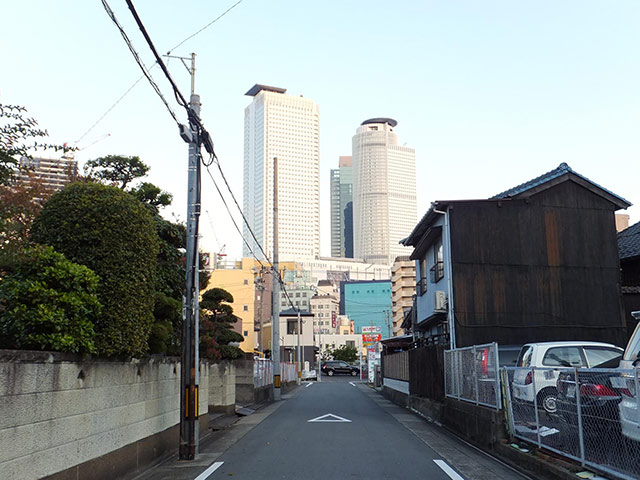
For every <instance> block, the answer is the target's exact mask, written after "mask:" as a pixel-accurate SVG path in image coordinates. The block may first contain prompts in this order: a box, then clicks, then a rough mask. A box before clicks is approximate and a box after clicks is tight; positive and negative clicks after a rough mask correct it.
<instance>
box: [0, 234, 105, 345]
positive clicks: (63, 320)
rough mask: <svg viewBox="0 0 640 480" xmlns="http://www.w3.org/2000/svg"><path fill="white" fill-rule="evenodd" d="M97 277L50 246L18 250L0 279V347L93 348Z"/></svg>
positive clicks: (99, 307) (96, 309) (98, 303)
mask: <svg viewBox="0 0 640 480" xmlns="http://www.w3.org/2000/svg"><path fill="white" fill-rule="evenodd" d="M97 286H98V277H97V275H96V274H95V273H93V272H92V271H91V270H90V269H89V268H87V267H85V266H82V265H77V264H75V263H73V262H70V261H69V260H67V259H66V258H65V257H64V255H61V254H59V253H57V252H55V251H54V250H53V248H51V247H43V246H37V247H34V248H31V249H27V250H25V251H24V252H21V253H20V254H19V260H18V262H16V268H15V271H14V272H13V274H12V275H10V276H8V277H6V278H4V279H2V281H0V333H1V335H0V348H18V349H29V350H53V351H59V352H73V353H92V352H94V351H95V344H94V336H95V333H94V328H93V326H94V323H95V322H96V321H97V319H98V316H99V313H100V309H101V305H100V302H99V301H98V297H97V293H96V292H97Z"/></svg>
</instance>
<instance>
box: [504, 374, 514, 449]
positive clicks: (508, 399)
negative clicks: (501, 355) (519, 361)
mask: <svg viewBox="0 0 640 480" xmlns="http://www.w3.org/2000/svg"><path fill="white" fill-rule="evenodd" d="M509 371H510V370H508V369H507V367H504V368H503V369H502V376H503V381H504V383H503V384H504V395H505V400H506V404H507V405H506V410H507V412H506V414H507V417H508V419H509V427H511V428H510V432H509V435H511V436H512V437H513V436H515V434H516V422H515V419H514V418H513V404H512V403H511V381H510V380H509ZM513 374H514V376H515V370H514V371H513Z"/></svg>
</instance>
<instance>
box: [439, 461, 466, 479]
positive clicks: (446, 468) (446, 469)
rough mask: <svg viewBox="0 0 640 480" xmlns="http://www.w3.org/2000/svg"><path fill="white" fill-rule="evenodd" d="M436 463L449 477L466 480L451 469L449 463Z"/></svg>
mask: <svg viewBox="0 0 640 480" xmlns="http://www.w3.org/2000/svg"><path fill="white" fill-rule="evenodd" d="M434 462H435V464H436V465H438V466H439V467H440V468H441V469H442V471H443V472H444V473H446V474H447V475H449V477H450V478H452V479H453V480H464V478H462V477H461V476H460V475H458V474H457V473H456V471H455V470H454V469H453V468H451V467H450V466H449V465H447V462H445V461H444V460H434Z"/></svg>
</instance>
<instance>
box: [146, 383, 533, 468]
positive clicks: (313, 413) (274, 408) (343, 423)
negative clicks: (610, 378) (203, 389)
mask: <svg viewBox="0 0 640 480" xmlns="http://www.w3.org/2000/svg"><path fill="white" fill-rule="evenodd" d="M223 478H224V479H239V480H258V479H260V480H272V479H274V480H275V479H279V480H282V479H291V480H293V479H295V480H316V479H318V480H320V479H322V480H344V479H348V480H350V479H367V480H389V479H401V480H413V479H416V480H418V479H420V480H452V479H453V480H527V479H528V480H531V479H529V478H528V477H526V476H522V475H521V474H519V473H517V472H516V471H515V470H513V469H512V468H510V467H508V466H506V465H504V464H502V463H501V462H499V461H497V460H496V459H494V458H493V457H490V456H488V455H487V454H485V453H483V452H481V451H479V450H478V449H476V448H475V447H472V446H470V445H469V444H466V443H465V442H463V441H461V440H460V439H458V438H457V437H455V436H453V435H451V434H450V433H449V432H448V431H446V430H444V429H443V428H442V427H439V426H437V425H434V424H432V423H430V422H428V421H426V420H425V419H423V418H421V417H419V416H418V415H416V414H414V413H412V412H410V411H408V410H407V409H405V408H401V407H399V406H398V405H395V404H393V403H392V402H390V401H389V400H387V399H386V398H385V397H383V396H382V395H381V394H380V393H379V392H377V391H376V390H374V389H372V388H370V387H368V386H367V385H366V384H364V383H360V381H359V379H357V378H355V379H354V378H353V377H350V376H335V377H333V378H329V377H326V376H323V377H322V381H321V382H310V383H303V384H302V386H300V387H298V388H296V389H295V390H294V391H292V392H291V393H290V394H286V395H283V396H282V401H280V402H275V403H272V404H269V405H267V406H265V407H263V408H261V409H259V410H258V411H256V412H255V413H253V414H251V415H249V416H246V417H243V418H241V419H240V420H239V421H237V422H236V423H235V424H233V425H232V426H231V427H230V428H228V429H223V430H219V431H216V432H213V434H211V435H209V436H208V437H207V438H206V440H205V441H203V442H201V444H200V453H199V454H198V455H197V457H196V459H195V460H192V461H179V460H177V459H176V458H173V459H170V460H168V461H166V462H162V463H161V464H159V465H156V466H155V467H152V468H150V469H149V470H147V471H145V472H143V473H141V474H139V475H137V476H136V477H135V479H134V480H220V479H223Z"/></svg>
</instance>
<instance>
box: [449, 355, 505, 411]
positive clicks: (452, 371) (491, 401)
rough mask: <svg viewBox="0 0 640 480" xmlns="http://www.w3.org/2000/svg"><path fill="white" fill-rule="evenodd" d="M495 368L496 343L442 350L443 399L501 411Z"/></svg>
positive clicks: (497, 370) (496, 370) (496, 362)
mask: <svg viewBox="0 0 640 480" xmlns="http://www.w3.org/2000/svg"><path fill="white" fill-rule="evenodd" d="M498 365H499V363H498V344H497V343H487V344H485V345H474V346H472V347H465V348H457V349H453V350H445V352H444V391H445V396H447V397H450V398H455V399H457V400H463V401H466V402H470V403H475V404H476V405H484V406H486V407H492V408H495V409H496V410H500V409H501V408H502V398H501V392H500V375H499V369H498Z"/></svg>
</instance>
